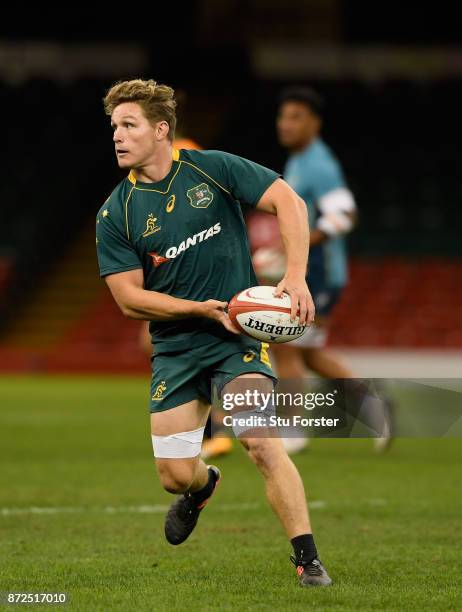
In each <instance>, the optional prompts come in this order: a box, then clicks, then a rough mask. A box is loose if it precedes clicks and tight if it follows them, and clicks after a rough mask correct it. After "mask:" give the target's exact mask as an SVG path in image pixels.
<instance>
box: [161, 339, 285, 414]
mask: <svg viewBox="0 0 462 612" xmlns="http://www.w3.org/2000/svg"><path fill="white" fill-rule="evenodd" d="M246 340H249V339H246ZM267 351H268V344H266V343H264V342H258V341H257V340H255V341H253V340H251V341H250V342H248V341H246V342H245V344H244V343H242V342H239V340H237V341H236V342H234V341H222V342H219V343H217V344H216V345H212V346H210V345H209V344H207V345H205V346H201V347H197V348H193V349H189V350H188V351H185V352H181V353H180V352H176V353H163V354H157V355H155V356H154V357H153V362H152V365H153V367H152V380H151V412H162V411H163V410H169V409H170V408H175V407H176V406H180V405H181V404H185V403H186V402H190V401H192V400H194V399H199V398H200V399H203V400H205V401H207V402H208V403H210V404H211V403H212V381H213V384H214V386H215V387H216V388H217V391H218V392H220V391H221V389H222V388H223V387H224V385H226V383H228V382H229V381H230V380H233V378H236V376H239V375H240V374H246V373H250V372H256V373H259V374H265V375H266V376H268V377H269V378H272V379H274V381H275V382H276V380H277V378H276V376H275V374H274V372H273V370H272V369H271V363H270V360H269V357H268V352H267Z"/></svg>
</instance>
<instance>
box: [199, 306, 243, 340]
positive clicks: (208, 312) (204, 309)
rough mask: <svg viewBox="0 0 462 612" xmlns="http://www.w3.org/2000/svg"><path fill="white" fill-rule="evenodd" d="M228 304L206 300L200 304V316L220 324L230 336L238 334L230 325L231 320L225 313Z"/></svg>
mask: <svg viewBox="0 0 462 612" xmlns="http://www.w3.org/2000/svg"><path fill="white" fill-rule="evenodd" d="M227 306H228V302H220V301H218V300H207V301H206V302H201V315H202V316H203V317H207V318H208V319H213V320H214V321H218V323H221V324H222V325H223V327H225V328H226V329H227V330H228V331H229V332H231V333H232V334H239V331H238V330H237V329H236V328H235V327H234V325H233V324H232V323H231V319H230V318H229V316H228V313H227V312H226V307H227Z"/></svg>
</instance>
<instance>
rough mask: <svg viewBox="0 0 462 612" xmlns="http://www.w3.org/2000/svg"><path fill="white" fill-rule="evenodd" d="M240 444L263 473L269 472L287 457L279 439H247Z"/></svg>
mask: <svg viewBox="0 0 462 612" xmlns="http://www.w3.org/2000/svg"><path fill="white" fill-rule="evenodd" d="M242 443H243V445H244V446H245V448H246V449H247V451H248V454H249V457H250V459H251V460H252V461H253V463H255V465H256V466H257V467H258V469H259V470H260V471H261V472H263V473H267V472H270V471H271V470H273V469H274V468H275V467H276V466H277V465H278V463H279V462H281V461H283V460H284V458H286V457H287V454H286V452H285V450H284V447H283V445H282V443H281V440H280V439H279V438H247V439H246V440H242Z"/></svg>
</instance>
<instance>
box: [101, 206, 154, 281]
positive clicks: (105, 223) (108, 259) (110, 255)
mask: <svg viewBox="0 0 462 612" xmlns="http://www.w3.org/2000/svg"><path fill="white" fill-rule="evenodd" d="M96 251H97V254H98V264H99V273H100V276H107V275H108V274H115V273H117V272H128V271H129V270H137V269H139V268H142V267H143V266H142V264H141V261H140V258H139V257H138V254H137V252H136V251H135V249H134V248H133V245H132V244H131V242H130V241H129V240H128V238H127V235H126V233H125V230H124V227H123V225H122V224H121V223H120V222H118V219H117V216H116V214H112V211H111V209H110V208H109V209H108V208H104V207H103V209H102V210H101V211H100V212H99V213H98V215H97V217H96Z"/></svg>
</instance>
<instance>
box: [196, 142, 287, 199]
mask: <svg viewBox="0 0 462 612" xmlns="http://www.w3.org/2000/svg"><path fill="white" fill-rule="evenodd" d="M197 153H200V155H201V159H202V160H203V161H204V163H205V165H206V166H207V168H208V170H209V172H210V175H211V176H212V177H213V178H214V179H215V180H216V181H217V182H218V183H220V185H221V186H222V187H224V188H225V189H226V190H227V191H228V192H229V193H230V194H231V195H232V196H233V197H234V198H235V199H236V200H238V201H239V202H240V203H241V204H249V205H250V206H256V205H257V204H258V202H259V201H260V198H261V197H262V195H263V194H264V193H265V191H266V190H267V189H268V187H269V186H270V185H272V184H273V183H274V181H275V180H276V179H278V178H280V176H281V175H280V174H278V173H277V172H274V171H273V170H270V169H269V168H266V167H265V166H261V165H260V164H257V163H255V162H253V161H250V160H248V159H245V158H244V157H239V156H238V155H233V154H232V153H225V152H223V151H201V152H197Z"/></svg>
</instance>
